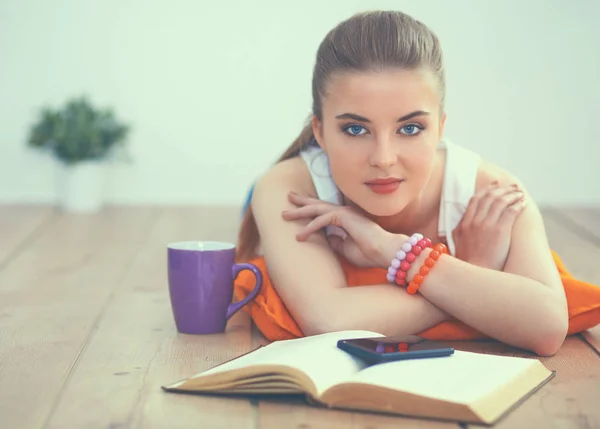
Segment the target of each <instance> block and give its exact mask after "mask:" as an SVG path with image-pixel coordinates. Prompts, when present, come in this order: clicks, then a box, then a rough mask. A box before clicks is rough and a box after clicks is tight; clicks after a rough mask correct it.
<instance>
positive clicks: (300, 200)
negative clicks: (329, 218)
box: [288, 191, 329, 206]
mask: <svg viewBox="0 0 600 429" xmlns="http://www.w3.org/2000/svg"><path fill="white" fill-rule="evenodd" d="M288 200H289V201H290V202H291V203H293V204H295V205H297V206H305V205H307V204H329V203H326V202H324V201H322V200H320V199H318V198H313V197H307V196H304V195H299V194H297V193H295V192H294V191H290V193H289V194H288Z"/></svg>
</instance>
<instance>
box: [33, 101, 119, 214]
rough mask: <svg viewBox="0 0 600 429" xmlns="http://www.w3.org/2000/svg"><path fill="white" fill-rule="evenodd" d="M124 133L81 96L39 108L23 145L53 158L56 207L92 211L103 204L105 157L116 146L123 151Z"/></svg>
mask: <svg viewBox="0 0 600 429" xmlns="http://www.w3.org/2000/svg"><path fill="white" fill-rule="evenodd" d="M129 131H130V127H129V126H128V125H127V124H123V123H120V122H119V121H117V119H116V118H115V115H114V113H113V112H112V110H111V109H98V108H95V107H94V106H93V105H92V104H91V102H90V101H89V100H88V99H87V98H86V97H84V96H82V97H78V98H73V99H71V100H68V101H67V102H66V103H65V105H64V106H62V107H60V108H56V109H55V108H50V107H43V108H42V109H41V112H40V114H39V118H38V119H37V121H36V122H35V123H34V124H33V126H32V127H31V129H30V133H29V136H28V139H27V144H28V146H30V147H32V148H35V149H38V150H43V151H48V152H50V153H51V154H52V155H53V156H54V157H55V158H56V159H57V160H58V161H59V164H60V165H59V167H60V172H59V174H60V176H59V182H58V184H59V189H58V198H59V203H60V206H61V207H62V208H63V209H64V210H65V211H69V212H93V211H97V210H99V209H100V208H101V207H102V206H103V204H104V184H105V176H106V170H107V164H108V162H107V161H108V160H109V159H110V158H112V157H113V156H114V155H115V154H116V153H117V149H125V144H126V139H127V136H128V134H129ZM121 152H122V153H124V154H126V153H125V152H123V151H121Z"/></svg>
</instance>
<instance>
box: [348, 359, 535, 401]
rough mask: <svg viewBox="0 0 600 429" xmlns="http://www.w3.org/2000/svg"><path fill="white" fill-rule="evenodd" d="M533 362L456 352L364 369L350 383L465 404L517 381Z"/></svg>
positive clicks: (530, 360)
mask: <svg viewBox="0 0 600 429" xmlns="http://www.w3.org/2000/svg"><path fill="white" fill-rule="evenodd" d="M535 363H536V360H534V359H527V358H517V357H509V356H497V355H486V354H479V353H471V352H463V351H459V350H456V351H455V352H454V354H453V355H451V356H447V357H437V358H426V359H411V360H406V361H397V362H390V363H385V364H380V365H375V366H371V367H368V368H366V369H364V370H362V371H361V372H359V373H358V374H357V375H355V376H354V377H353V378H352V380H351V382H362V383H368V384H373V385H378V386H383V387H388V388H391V389H396V390H401V391H404V392H409V393H414V394H417V395H422V396H427V397H431V398H436V399H442V400H447V401H451V402H457V403H464V404H468V403H470V402H472V401H475V400H477V399H481V398H482V397H483V396H485V395H487V394H488V393H491V392H493V391H494V390H496V389H498V388H499V387H500V386H502V385H504V384H506V383H509V382H510V380H511V379H515V378H517V377H519V376H520V375H521V374H524V373H525V371H526V370H527V369H528V368H529V367H530V366H531V365H532V364H535Z"/></svg>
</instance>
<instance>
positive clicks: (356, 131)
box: [344, 125, 365, 136]
mask: <svg viewBox="0 0 600 429" xmlns="http://www.w3.org/2000/svg"><path fill="white" fill-rule="evenodd" d="M364 129H365V127H363V126H362V125H350V126H349V127H346V128H344V131H346V132H349V134H350V135H351V136H359V135H360V134H361V130H364Z"/></svg>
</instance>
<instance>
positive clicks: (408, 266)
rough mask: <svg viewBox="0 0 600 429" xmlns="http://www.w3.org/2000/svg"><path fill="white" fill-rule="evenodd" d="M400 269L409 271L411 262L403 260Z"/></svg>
mask: <svg viewBox="0 0 600 429" xmlns="http://www.w3.org/2000/svg"><path fill="white" fill-rule="evenodd" d="M400 269H401V270H402V271H408V270H409V269H410V264H409V263H408V262H406V261H402V263H401V264H400Z"/></svg>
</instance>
